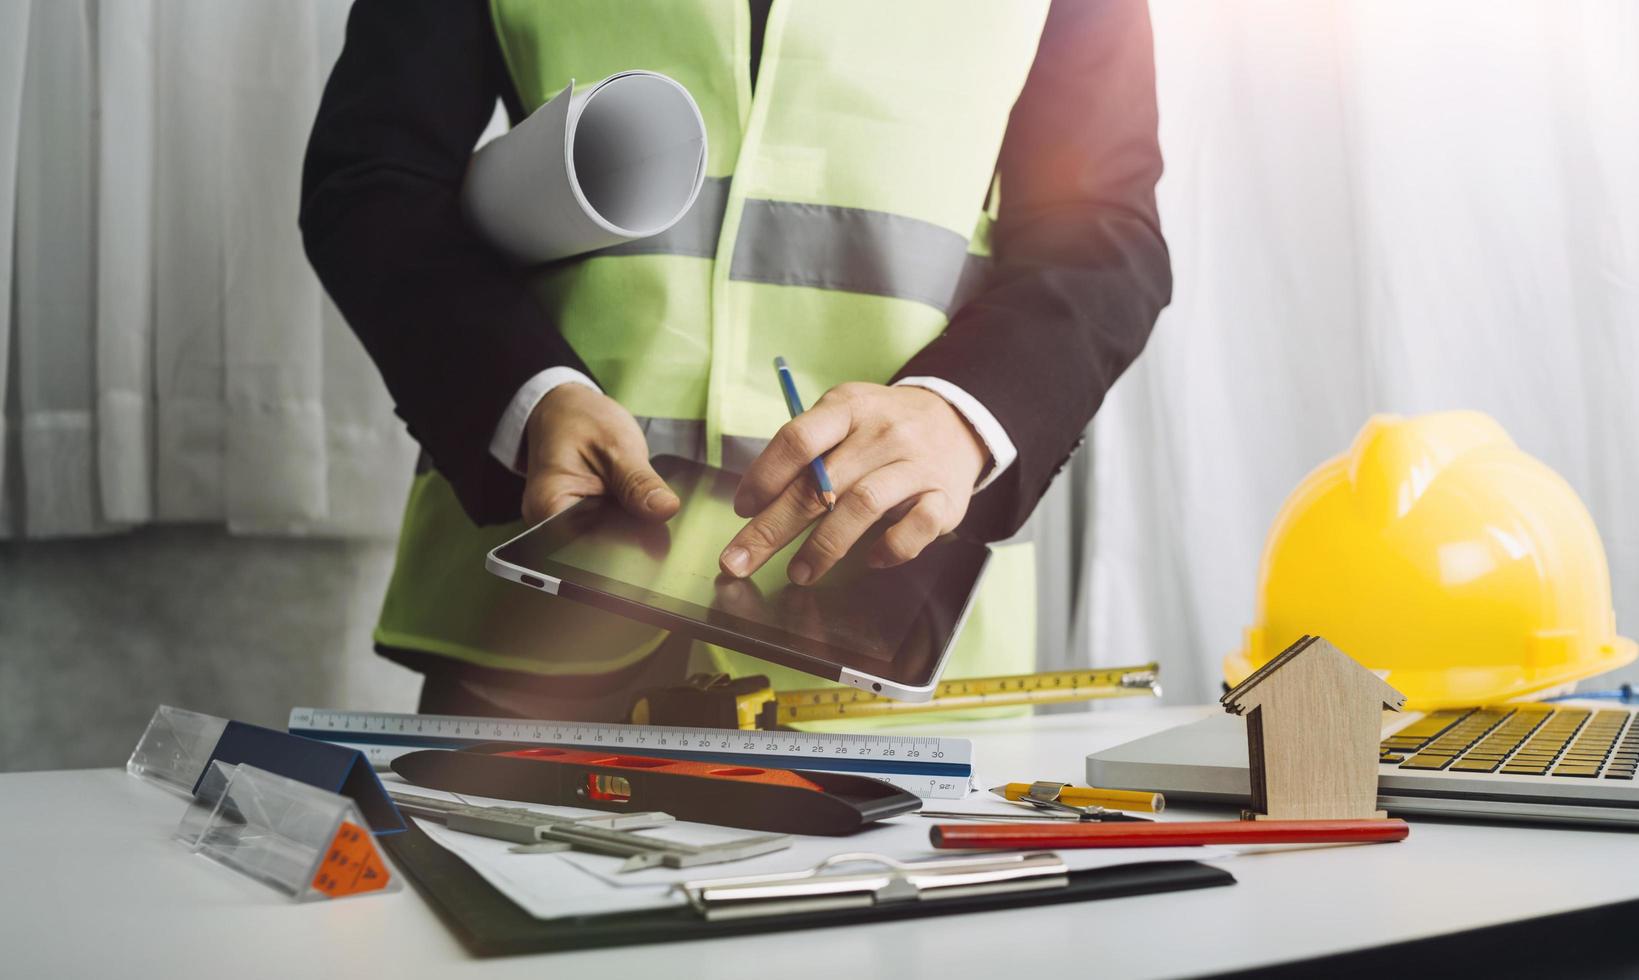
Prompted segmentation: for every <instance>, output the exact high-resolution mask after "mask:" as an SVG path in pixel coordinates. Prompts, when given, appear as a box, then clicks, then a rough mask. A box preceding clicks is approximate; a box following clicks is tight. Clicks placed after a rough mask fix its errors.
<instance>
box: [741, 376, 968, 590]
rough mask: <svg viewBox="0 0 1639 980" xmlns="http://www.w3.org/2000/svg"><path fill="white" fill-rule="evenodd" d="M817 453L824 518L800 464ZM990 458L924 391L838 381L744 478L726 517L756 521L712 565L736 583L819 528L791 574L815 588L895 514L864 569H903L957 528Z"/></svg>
mask: <svg viewBox="0 0 1639 980" xmlns="http://www.w3.org/2000/svg"><path fill="white" fill-rule="evenodd" d="M818 456H824V457H825V468H826V471H827V472H829V473H830V475H831V484H832V486H833V487H834V488H835V489H836V491H837V494H838V497H837V509H836V511H835V512H834V513H829V514H828V513H827V512H826V510H825V505H824V504H822V503H821V502H820V500H819V495H818V491H817V489H816V487H815V485H814V480H813V477H812V476H811V475H810V473H809V469H808V464H809V463H810V462H811V461H812V460H813V459H815V458H816V457H818ZM989 459H990V454H989V452H988V451H987V450H986V449H985V445H984V443H983V442H982V441H981V440H980V439H979V437H978V435H977V434H976V433H975V432H974V431H973V430H972V429H971V428H970V427H969V426H968V424H967V421H966V420H965V419H963V418H962V416H961V414H960V413H958V412H957V411H956V409H954V408H952V407H951V406H950V403H949V402H947V401H945V400H944V399H943V398H940V397H939V396H938V395H936V394H934V393H933V392H931V391H928V390H926V389H924V388H913V387H908V386H906V387H893V388H890V387H885V386H883V385H873V384H844V385H838V386H837V387H835V388H832V389H831V390H830V391H828V392H826V393H825V396H824V397H823V398H821V399H820V400H819V401H818V402H816V403H815V404H814V407H813V408H811V409H809V410H808V411H806V412H804V413H802V414H801V415H799V416H797V417H796V418H794V419H792V420H791V421H790V422H787V423H786V424H785V425H784V426H782V427H781V428H780V431H779V432H778V433H776V434H775V436H774V438H773V439H772V440H770V441H769V443H768V447H767V448H766V449H764V450H763V451H762V454H761V455H759V456H758V457H757V459H756V461H755V462H753V463H752V464H751V468H750V469H749V470H748V471H747V472H746V475H745V477H744V478H743V479H741V480H740V487H739V489H738V490H737V491H736V492H735V495H734V510H735V512H736V513H738V514H739V515H740V516H741V517H752V515H756V516H755V517H752V519H751V521H750V523H748V524H746V526H745V527H744V528H742V529H741V531H740V533H739V534H736V535H735V536H734V540H732V541H730V542H729V543H728V547H727V548H725V549H723V554H722V557H721V558H719V559H718V561H719V563H720V564H721V565H722V568H723V571H725V572H727V573H728V574H730V575H734V576H739V577H744V576H746V575H750V574H751V573H752V572H755V571H756V570H757V569H758V568H761V567H762V565H763V563H764V562H766V561H768V559H769V558H770V557H771V556H773V554H774V553H775V552H777V551H779V550H780V549H781V548H783V547H785V546H786V545H787V544H789V543H790V542H791V541H792V540H793V539H794V538H796V536H797V535H798V534H801V533H802V531H803V530H804V529H805V528H807V527H808V525H809V524H812V523H813V522H814V521H816V520H818V521H819V524H818V526H816V527H815V528H814V533H813V534H811V535H809V536H808V540H807V541H806V542H805V543H804V544H803V546H802V547H801V548H800V549H798V551H797V554H796V557H794V558H793V559H792V560H791V565H790V568H789V569H788V570H787V574H788V575H789V576H790V578H791V581H793V582H795V583H796V584H798V585H808V584H810V583H812V582H816V581H818V580H819V578H820V576H822V575H824V574H825V573H826V572H827V571H829V570H830V569H831V566H833V565H835V564H836V563H837V561H838V560H839V559H841V558H842V556H843V555H845V554H847V552H848V550H849V549H850V548H852V547H853V546H854V543H855V542H857V541H858V540H859V538H860V535H862V534H864V533H865V531H866V530H867V529H869V528H870V527H871V525H873V524H875V523H876V522H877V521H878V520H879V519H881V518H882V517H883V516H884V515H887V514H890V513H894V514H899V515H900V516H899V517H898V520H897V522H896V523H894V524H893V526H892V527H890V528H888V530H887V532H886V533H884V534H883V535H882V537H881V539H880V540H878V541H877V542H876V544H875V545H874V546H873V547H872V549H871V552H870V554H869V555H868V556H867V558H866V561H867V563H868V564H869V565H871V567H873V568H886V567H889V566H891V565H898V564H902V563H904V562H907V561H910V560H911V559H912V558H915V557H916V556H917V555H919V554H921V553H922V549H923V548H926V547H927V546H928V544H929V543H931V542H932V541H933V540H934V539H935V538H937V537H938V536H939V535H941V534H944V533H945V532H947V531H950V530H952V529H954V528H955V527H956V525H958V524H960V523H961V521H962V517H963V515H965V514H966V513H967V505H968V500H969V498H971V497H972V496H973V487H974V484H975V483H977V482H978V479H979V474H980V473H981V472H982V471H983V469H984V467H985V464H986V462H988V461H989Z"/></svg>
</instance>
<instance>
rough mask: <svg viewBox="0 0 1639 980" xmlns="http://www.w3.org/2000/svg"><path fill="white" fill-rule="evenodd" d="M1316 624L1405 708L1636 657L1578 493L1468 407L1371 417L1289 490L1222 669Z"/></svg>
mask: <svg viewBox="0 0 1639 980" xmlns="http://www.w3.org/2000/svg"><path fill="white" fill-rule="evenodd" d="M1306 633H1313V634H1319V635H1320V636H1324V637H1325V638H1326V639H1327V640H1330V641H1331V642H1332V643H1333V644H1335V645H1336V646H1337V647H1338V648H1339V649H1342V650H1344V651H1346V652H1348V653H1349V654H1350V655H1352V656H1353V657H1355V659H1357V660H1359V661H1360V662H1361V663H1363V664H1365V665H1366V666H1367V667H1370V668H1371V669H1373V670H1377V671H1383V672H1385V678H1386V680H1387V681H1388V682H1389V683H1390V684H1392V685H1393V686H1394V687H1395V688H1397V689H1399V690H1400V691H1401V692H1402V693H1404V694H1405V695H1406V698H1407V707H1408V708H1410V709H1414V710H1429V709H1433V708H1440V707H1453V706H1460V705H1472V704H1486V703H1493V702H1497V701H1506V700H1509V699H1512V698H1517V697H1520V696H1522V695H1527V694H1531V693H1533V692H1539V691H1543V690H1544V689H1547V688H1552V687H1555V686H1557V685H1561V684H1565V683H1567V682H1570V681H1574V680H1578V679H1580V678H1583V677H1589V676H1592V675H1594V674H1598V673H1603V672H1604V671H1607V670H1613V669H1615V668H1617V667H1620V666H1622V665H1623V664H1626V663H1629V662H1631V661H1632V660H1633V659H1634V657H1635V655H1636V654H1639V647H1636V646H1635V644H1634V642H1633V641H1632V640H1630V639H1627V638H1625V637H1622V636H1619V635H1617V632H1616V613H1615V611H1614V610H1613V609H1612V607H1611V580H1610V567H1609V565H1607V563H1606V561H1605V549H1604V547H1603V546H1602V545H1601V544H1600V541H1599V531H1598V530H1597V529H1596V528H1595V527H1594V523H1593V518H1592V517H1591V516H1590V515H1589V514H1588V509H1587V508H1586V507H1585V506H1583V504H1582V501H1581V499H1580V498H1578V497H1577V495H1576V491H1574V490H1572V489H1571V487H1570V485H1569V484H1568V483H1566V482H1565V481H1564V480H1563V479H1562V478H1561V477H1560V476H1559V474H1557V473H1555V472H1554V471H1553V470H1552V469H1550V468H1549V467H1548V466H1546V465H1545V464H1543V463H1542V462H1541V461H1540V460H1538V459H1536V458H1534V457H1532V456H1529V455H1526V454H1525V453H1524V452H1521V451H1520V449H1519V447H1517V446H1515V445H1514V442H1513V440H1512V439H1510V438H1509V437H1508V433H1506V432H1504V431H1503V429H1502V426H1500V425H1498V424H1497V423H1496V421H1495V420H1493V419H1492V418H1491V417H1490V416H1487V415H1484V414H1481V413H1479V412H1441V413H1437V414H1433V415H1423V416H1418V417H1416V418H1402V417H1400V416H1396V415H1376V416H1373V417H1372V418H1371V419H1369V420H1368V421H1367V422H1366V425H1365V427H1364V428H1362V429H1361V430H1360V434H1359V435H1358V436H1356V437H1355V440H1354V444H1353V445H1352V446H1350V447H1349V451H1348V452H1346V453H1344V454H1343V455H1341V456H1337V457H1335V458H1333V459H1330V460H1327V461H1326V462H1325V463H1322V464H1321V465H1320V467H1319V468H1318V469H1316V470H1315V471H1314V472H1312V473H1310V474H1309V475H1308V476H1307V477H1305V478H1304V480H1303V482H1302V483H1300V484H1298V488H1297V489H1296V490H1294V491H1293V492H1292V495H1291V496H1290V497H1288V498H1287V499H1286V503H1285V505H1284V506H1283V507H1282V508H1281V511H1280V515H1279V516H1278V517H1276V518H1275V526H1274V527H1273V528H1271V529H1270V531H1269V540H1268V542H1267V544H1266V545H1265V548H1264V553H1263V565H1262V568H1261V569H1260V572H1259V583H1258V609H1257V620H1256V622H1255V625H1253V626H1252V627H1251V628H1249V629H1248V630H1247V631H1246V637H1245V644H1246V645H1245V646H1244V647H1243V648H1242V649H1241V651H1240V652H1239V653H1235V654H1231V655H1230V656H1228V657H1226V658H1225V659H1224V675H1225V677H1226V679H1227V680H1228V681H1229V683H1230V684H1231V685H1235V684H1239V683H1240V682H1241V681H1243V680H1245V679H1246V677H1247V675H1248V674H1250V673H1252V671H1254V670H1256V669H1257V668H1259V667H1261V666H1262V665H1263V664H1265V663H1267V662H1268V661H1269V659H1270V658H1271V657H1273V656H1275V655H1276V654H1278V653H1279V652H1280V651H1281V650H1283V649H1285V648H1286V647H1287V646H1288V645H1289V644H1291V643H1292V642H1293V641H1294V640H1296V639H1298V637H1300V636H1303V635H1304V634H1306Z"/></svg>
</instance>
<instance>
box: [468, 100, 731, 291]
mask: <svg viewBox="0 0 1639 980" xmlns="http://www.w3.org/2000/svg"><path fill="white" fill-rule="evenodd" d="M705 178H706V124H705V120H704V119H702V118H701V116H700V107H699V106H697V105H695V103H694V97H693V96H691V95H689V92H688V90H687V89H685V88H684V87H683V86H681V85H679V84H678V83H677V82H675V81H673V80H672V79H670V78H667V77H666V76H665V75H660V74H657V73H655V72H651V71H627V72H620V73H619V74H615V75H610V76H609V77H608V78H605V79H604V80H603V81H601V82H598V83H597V84H596V85H592V86H590V87H588V88H583V89H578V90H577V89H576V87H575V83H574V81H573V80H571V81H570V83H569V85H568V86H567V87H565V88H564V90H563V91H562V92H559V93H558V94H557V95H556V96H554V97H553V99H552V101H550V102H548V103H546V104H545V105H543V106H541V107H540V108H539V109H536V110H535V111H534V112H533V113H531V114H530V116H529V118H527V119H525V120H524V121H523V122H521V123H519V124H518V125H516V126H514V127H513V128H512V130H511V131H510V132H508V133H507V134H506V135H505V136H502V137H500V138H498V139H495V140H493V141H491V142H490V143H489V144H488V145H486V146H484V147H483V148H482V149H480V150H479V151H478V152H477V153H475V154H473V158H472V164H471V166H470V167H468V169H467V178H466V182H465V183H464V184H463V185H462V187H461V202H462V206H463V207H464V208H465V209H466V212H467V218H468V220H470V221H471V222H472V223H473V225H474V226H475V227H476V228H477V229H478V230H479V232H480V233H482V234H483V235H484V237H486V238H488V239H489V240H490V241H491V242H493V243H494V244H495V245H496V246H497V247H498V248H500V249H501V250H502V251H504V252H506V253H507V254H508V255H510V256H512V257H513V258H515V259H517V260H518V261H519V262H523V263H528V264H534V263H538V262H550V261H552V260H554V259H561V258H566V257H568V256H571V255H579V254H581V253H583V252H590V251H592V250H594V249H599V248H606V247H608V246H610V245H616V244H619V243H621V242H628V241H632V240H633V239H638V238H648V237H650V236H652V235H658V234H660V233H661V232H663V231H665V230H666V229H668V228H670V227H671V226H672V225H674V224H676V223H677V222H678V221H679V220H681V219H682V217H683V215H685V214H687V213H688V210H689V208H690V207H692V206H693V204H694V199H695V197H697V196H698V195H699V193H700V185H701V184H702V183H704V182H705Z"/></svg>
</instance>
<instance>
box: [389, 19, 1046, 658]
mask: <svg viewBox="0 0 1639 980" xmlns="http://www.w3.org/2000/svg"><path fill="white" fill-rule="evenodd" d="M1047 5H1048V0H1008V2H1005V3H1004V2H997V0H893V2H888V3H883V2H880V0H775V2H774V4H773V6H772V9H771V11H770V14H769V21H768V25H767V30H766V34H765V38H764V45H763V53H762V61H761V64H760V67H759V72H758V78H757V88H756V93H755V96H753V94H752V90H751V85H750V80H749V73H748V65H749V61H750V15H749V11H748V9H747V4H746V3H745V0H628V2H624V3H611V2H609V0H553V2H550V3H547V2H540V0H491V12H492V16H493V19H494V23H495V27H496V30H497V32H498V34H499V37H500V43H501V51H502V54H503V56H504V58H505V61H506V65H507V69H508V71H509V73H510V74H511V77H512V81H513V83H514V84H515V86H516V88H517V91H518V95H519V97H520V98H521V100H522V102H523V108H524V110H525V111H526V112H533V111H534V110H535V109H536V108H538V107H539V106H540V105H542V104H543V103H545V102H546V101H547V100H548V99H550V98H551V97H552V96H554V95H556V94H557V93H558V92H560V91H562V90H563V88H564V87H565V86H566V85H568V84H569V82H570V80H571V79H574V80H577V81H579V82H581V83H589V82H593V81H596V80H598V79H601V78H604V77H607V76H609V75H612V74H614V73H616V72H619V71H625V70H629V69H634V68H641V69H648V70H652V71H658V72H661V73H663V74H666V75H669V76H671V77H672V78H674V79H676V80H677V81H678V82H680V83H681V84H682V85H683V86H684V87H685V88H687V89H688V90H689V92H690V93H691V94H692V95H693V96H694V99H695V101H696V102H697V103H698V104H699V106H700V112H701V115H702V117H703V118H704V119H705V123H706V132H707V144H708V151H707V164H706V182H705V186H704V188H703V189H702V191H701V193H700V196H699V199H698V201H697V203H696V204H695V206H694V207H693V208H692V209H691V210H690V212H689V213H688V215H686V216H685V218H684V219H683V220H682V221H681V222H680V223H679V224H678V225H676V226H675V227H673V228H672V229H670V230H669V231H667V232H665V233H664V234H661V235H658V236H655V237H654V238H649V239H643V240H640V241H636V242H631V243H628V244H625V245H621V246H617V247H615V248H610V249H605V250H603V251H600V252H597V253H595V254H593V255H590V256H586V257H582V258H579V259H576V260H573V261H569V262H562V263H556V264H554V265H552V266H549V267H544V268H541V269H539V270H535V271H534V272H533V273H532V285H533V288H534V291H535V293H536V295H537V296H538V298H539V300H540V302H541V304H542V305H543V307H544V308H545V310H546V313H547V317H546V319H547V321H548V322H550V323H553V324H555V325H556V326H557V328H558V329H560V330H561V331H562V332H563V334H564V336H565V337H566V338H567V339H568V341H569V343H570V344H571V345H572V346H573V347H574V349H575V351H576V352H577V353H578V354H579V355H580V356H581V357H582V358H583V359H584V360H585V361H586V363H587V365H588V367H589V368H590V369H591V371H592V374H593V376H594V377H596V378H597V380H598V382H599V384H601V385H602V386H603V388H604V390H605V391H606V392H607V393H608V394H609V395H610V396H611V397H613V398H615V399H616V400H618V401H619V402H620V403H621V404H622V405H624V406H626V408H628V409H630V410H631V412H632V413H633V415H635V416H636V417H637V418H638V421H639V423H640V425H641V426H642V427H643V429H644V431H645V433H646V434H647V436H648V440H649V449H650V452H651V453H655V454H659V453H673V454H676V455H682V456H688V457H692V458H695V459H702V460H705V461H706V462H709V463H712V464H714V465H722V466H726V467H728V468H730V469H736V470H743V469H744V468H745V467H746V465H748V464H749V463H750V461H751V460H752V459H753V458H755V456H756V454H757V453H758V452H759V451H760V450H761V449H762V447H763V445H764V444H765V442H766V440H767V439H768V437H769V436H770V435H772V434H773V433H774V432H775V431H776V430H777V429H778V428H779V427H780V426H781V425H782V424H783V423H784V422H785V421H786V420H787V418H788V416H787V414H786V410H785V404H784V402H783V401H782V400H781V396H780V392H779V388H778V386H777V385H776V384H775V383H774V379H773V376H772V371H771V369H770V367H769V365H770V363H771V362H772V361H773V358H774V356H775V355H776V354H783V355H785V356H786V357H787V358H788V359H789V361H790V363H791V364H792V366H793V371H794V372H795V374H796V376H797V383H798V386H799V388H800V389H801V390H802V391H804V392H811V393H813V394H814V395H816V396H817V395H818V394H819V393H821V392H824V391H826V390H828V389H830V388H832V387H834V386H836V385H838V384H840V383H842V382H846V381H870V382H877V383H886V382H887V381H889V380H890V379H891V378H892V376H893V375H894V373H895V371H897V370H898V369H899V368H900V367H901V366H903V365H904V364H905V362H906V361H907V360H909V359H910V357H911V356H912V355H913V354H915V353H916V352H917V351H919V350H921V349H922V348H923V347H924V346H926V345H927V344H928V343H929V342H931V341H932V340H933V339H934V338H936V337H937V336H939V334H940V333H941V331H943V329H944V327H945V325H946V322H947V318H948V314H949V313H950V311H951V310H953V309H954V308H955V306H956V305H957V304H959V303H960V301H961V300H962V299H963V298H964V296H965V294H966V293H967V292H968V291H969V290H970V289H971V288H973V285H974V284H975V283H976V281H977V279H978V276H979V274H980V273H982V270H983V268H984V256H985V255H986V254H987V253H988V231H989V225H990V219H991V215H990V214H987V213H985V211H984V202H985V200H986V197H987V191H990V190H992V189H993V188H992V178H993V174H994V173H995V166H996V159H997V154H998V152H999V150H1000V147H1001V142H1002V136H1003V133H1004V131H1005V129H1006V126H1007V120H1008V115H1009V113H1010V111H1011V109H1012V106H1013V103H1014V101H1015V99H1017V97H1018V94H1019V90H1020V88H1021V87H1022V86H1023V84H1024V80H1025V75H1026V73H1027V72H1028V71H1029V68H1030V65H1031V63H1032V61H1033V60H1034V58H1035V53H1036V45H1037V42H1038V40H1039V36H1040V32H1041V26H1042V22H1043V19H1044V18H1045V16H1046V11H1047ZM990 196H991V199H992V208H993V207H994V196H995V195H994V194H992V195H990ZM521 530H522V525H521V524H520V523H513V524H509V525H506V526H500V527H487V528H480V527H476V526H474V525H473V524H472V523H471V521H470V520H468V518H467V517H466V515H465V513H464V512H463V511H462V510H461V508H460V506H459V504H458V503H457V501H456V498H455V495H454V492H453V491H452V489H451V488H450V486H449V484H448V483H447V482H446V481H445V480H444V478H443V477H441V476H440V475H439V474H438V473H436V472H425V473H422V474H420V475H418V476H417V478H416V480H415V483H414V485H413V487H412V488H411V491H410V499H409V503H408V507H407V509H406V511H405V515H404V525H403V530H402V534H401V536H400V539H399V548H398V558H397V562H396V564H395V567H394V570H393V577H392V582H391V584H390V586H389V588H388V593H387V598H386V601H385V603H384V606H383V608H382V612H381V619H380V622H379V624H378V626H377V629H376V633H375V638H376V642H377V643H378V644H380V645H382V646H384V647H395V648H399V649H404V650H409V651H415V652H419V653H423V654H434V655H440V656H445V657H450V658H454V659H456V660H460V661H464V662H467V663H471V664H476V665H481V666H484V667H492V668H501V669H508V670H517V671H526V672H530V673H535V674H547V675H564V674H588V673H602V672H607V671H611V670H615V669H618V668H620V667H623V666H626V665H629V664H630V663H632V662H634V661H636V660H637V659H639V658H641V657H643V656H646V655H647V654H648V653H649V652H651V651H652V650H653V649H654V648H655V647H656V645H657V644H658V642H659V639H660V637H659V636H658V635H657V634H656V632H655V631H654V629H653V628H652V627H648V626H643V625H642V624H638V623H634V622H630V621H627V620H623V619H621V618H619V617H616V616H613V615H611V614H607V613H603V612H601V611H599V610H596V609H593V608H590V607H587V606H583V605H581V604H578V603H575V602H572V601H569V600H562V599H557V598H553V597H549V596H545V595H543V594H542V593H540V592H538V591H535V590H531V589H528V588H525V587H523V586H519V585H516V584H513V583H510V582H506V581H503V580H501V579H499V578H496V577H494V576H492V575H490V574H488V573H487V572H485V571H484V569H483V564H484V555H485V554H486V553H487V552H488V550H489V549H491V548H493V547H495V546H496V545H498V544H500V543H501V542H503V541H505V540H506V539H508V538H510V537H513V536H514V535H516V534H518V533H519V532H520V531H521ZM724 544H726V542H724ZM1034 570H1035V565H1034V557H1033V555H1032V549H1031V546H1030V545H1029V544H1028V543H1013V544H1006V545H999V546H997V547H996V548H995V555H994V557H993V558H992V560H991V564H990V568H989V570H988V572H987V573H986V575H985V578H984V581H983V583H982V584H981V586H980V592H979V596H978V598H977V600H976V602H975V605H974V608H973V611H972V613H971V614H970V616H969V618H968V622H967V625H966V627H965V629H964V630H963V632H962V635H961V637H960V638H959V640H958V641H957V647H956V649H955V651H954V652H953V654H952V660H951V662H950V665H949V669H948V670H947V671H946V676H951V677H956V676H983V675H994V674H1008V673H1020V672H1024V671H1028V670H1031V669H1032V668H1033V667H1034V663H1035V571H1034ZM696 658H697V659H696V662H695V663H694V664H693V666H694V667H695V668H697V669H713V670H720V671H724V672H727V673H731V674H735V675H744V674H749V673H766V674H769V675H771V676H772V679H773V680H774V682H775V684H776V686H777V687H782V688H792V687H810V686H814V685H815V680H814V678H812V677H811V676H809V675H806V674H802V673H800V672H797V671H792V670H788V669H785V668H781V667H777V666H774V665H772V664H768V663H765V662H763V661H760V660H755V659H753V658H750V657H746V656H743V655H739V654H734V653H731V652H729V651H726V650H721V649H718V648H715V647H705V646H704V645H703V644H699V645H697V648H696Z"/></svg>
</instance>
